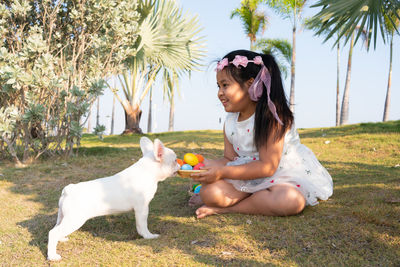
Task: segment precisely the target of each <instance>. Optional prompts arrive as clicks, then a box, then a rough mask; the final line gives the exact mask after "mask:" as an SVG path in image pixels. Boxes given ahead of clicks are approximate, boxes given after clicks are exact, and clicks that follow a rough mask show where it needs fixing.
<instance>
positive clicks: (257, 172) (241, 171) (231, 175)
mask: <svg viewBox="0 0 400 267" xmlns="http://www.w3.org/2000/svg"><path fill="white" fill-rule="evenodd" d="M224 142H225V149H224V159H225V160H227V161H228V160H233V158H234V157H235V156H237V154H236V152H235V151H234V150H233V146H232V144H230V143H229V141H228V140H227V138H226V136H225V134H224ZM283 143H284V138H281V139H280V140H277V141H274V136H273V135H272V136H270V137H269V138H268V140H267V143H266V144H265V145H264V146H262V147H261V148H260V150H259V157H260V159H259V160H255V161H252V162H249V163H247V164H243V165H237V166H226V165H225V164H226V163H227V161H226V162H225V164H224V165H223V166H222V165H219V166H206V168H207V169H208V171H207V172H204V173H199V174H197V175H196V176H195V177H193V179H195V180H196V181H199V182H205V183H212V182H214V181H216V180H219V179H222V178H228V179H233V180H252V179H257V178H262V177H270V176H272V175H273V174H274V173H275V171H276V169H277V168H278V165H279V161H280V159H281V155H282V151H283Z"/></svg>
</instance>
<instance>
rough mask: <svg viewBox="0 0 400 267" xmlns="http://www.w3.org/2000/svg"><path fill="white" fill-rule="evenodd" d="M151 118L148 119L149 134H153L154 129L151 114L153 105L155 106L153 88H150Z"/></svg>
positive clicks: (150, 115)
mask: <svg viewBox="0 0 400 267" xmlns="http://www.w3.org/2000/svg"><path fill="white" fill-rule="evenodd" d="M149 94H150V95H149V117H148V119H147V132H148V133H151V132H152V128H151V126H152V124H153V122H152V114H151V112H152V105H153V88H150V92H149Z"/></svg>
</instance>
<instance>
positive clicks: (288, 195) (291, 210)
mask: <svg viewBox="0 0 400 267" xmlns="http://www.w3.org/2000/svg"><path fill="white" fill-rule="evenodd" d="M274 193H275V199H276V200H277V202H278V203H279V204H278V205H277V207H278V210H277V211H278V213H280V215H283V216H287V215H296V214H299V213H300V212H302V211H303V209H304V208H305V206H306V200H305V198H304V196H303V194H302V193H301V192H300V191H299V190H297V189H296V188H293V187H291V186H287V187H284V188H279V190H276V191H275V192H274Z"/></svg>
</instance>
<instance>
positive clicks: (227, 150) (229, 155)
mask: <svg viewBox="0 0 400 267" xmlns="http://www.w3.org/2000/svg"><path fill="white" fill-rule="evenodd" d="M224 128H225V127H224ZM237 156H238V154H237V153H236V152H235V150H234V149H233V146H232V144H231V143H229V141H228V138H227V137H226V135H225V129H224V157H223V158H219V159H215V160H207V159H205V162H204V163H205V165H206V166H205V168H206V169H208V168H212V167H216V166H219V167H223V166H225V165H226V164H227V163H228V162H229V161H232V160H233V159H234V158H235V157H237Z"/></svg>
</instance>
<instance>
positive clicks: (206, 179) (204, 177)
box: [190, 167, 222, 184]
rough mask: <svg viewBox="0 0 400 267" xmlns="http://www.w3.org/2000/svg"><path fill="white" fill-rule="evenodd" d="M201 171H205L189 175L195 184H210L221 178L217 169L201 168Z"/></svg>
mask: <svg viewBox="0 0 400 267" xmlns="http://www.w3.org/2000/svg"><path fill="white" fill-rule="evenodd" d="M201 169H202V170H206V171H205V172H200V173H196V174H192V175H190V177H191V178H192V179H193V180H195V181H196V182H200V183H206V184H211V183H214V182H215V181H218V180H220V179H221V178H222V175H221V171H220V168H218V167H210V168H206V167H203V168H201Z"/></svg>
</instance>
